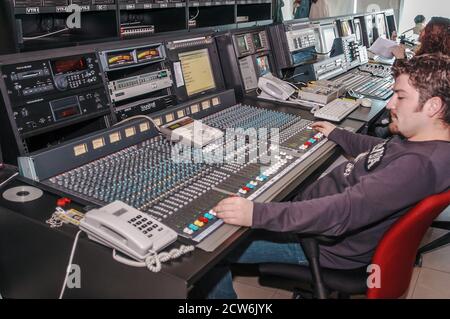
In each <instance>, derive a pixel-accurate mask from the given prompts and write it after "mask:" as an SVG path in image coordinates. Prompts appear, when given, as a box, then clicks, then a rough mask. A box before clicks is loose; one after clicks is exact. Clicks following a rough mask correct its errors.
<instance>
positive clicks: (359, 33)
mask: <svg viewBox="0 0 450 319" xmlns="http://www.w3.org/2000/svg"><path fill="white" fill-rule="evenodd" d="M353 25H354V26H355V37H356V41H357V42H358V44H359V45H362V44H363V41H364V40H363V39H364V37H363V29H362V26H361V21H360V20H359V19H355V20H353Z"/></svg>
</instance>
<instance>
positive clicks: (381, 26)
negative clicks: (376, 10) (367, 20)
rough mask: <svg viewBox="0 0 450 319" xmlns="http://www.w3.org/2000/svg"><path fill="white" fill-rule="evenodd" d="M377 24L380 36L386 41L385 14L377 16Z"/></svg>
mask: <svg viewBox="0 0 450 319" xmlns="http://www.w3.org/2000/svg"><path fill="white" fill-rule="evenodd" d="M376 24H377V29H378V36H379V37H380V38H385V39H386V24H385V22H384V14H382V13H381V14H377V16H376Z"/></svg>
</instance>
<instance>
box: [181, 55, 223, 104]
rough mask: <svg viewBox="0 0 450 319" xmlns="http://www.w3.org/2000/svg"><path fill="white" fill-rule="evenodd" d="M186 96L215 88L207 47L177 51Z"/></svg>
mask: <svg viewBox="0 0 450 319" xmlns="http://www.w3.org/2000/svg"><path fill="white" fill-rule="evenodd" d="M178 57H179V59H180V62H181V70H182V72H183V77H184V81H185V85H186V92H187V95H188V96H191V95H194V94H197V93H201V92H204V91H207V90H210V89H214V88H216V84H215V82H214V76H213V71H212V67H211V61H210V58H209V53H208V49H200V50H195V51H189V52H183V53H179V54H178Z"/></svg>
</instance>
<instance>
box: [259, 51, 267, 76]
mask: <svg viewBox="0 0 450 319" xmlns="http://www.w3.org/2000/svg"><path fill="white" fill-rule="evenodd" d="M256 64H257V65H258V70H259V76H263V75H264V74H266V73H269V72H270V65H269V59H268V58H267V55H263V56H259V57H257V58H256Z"/></svg>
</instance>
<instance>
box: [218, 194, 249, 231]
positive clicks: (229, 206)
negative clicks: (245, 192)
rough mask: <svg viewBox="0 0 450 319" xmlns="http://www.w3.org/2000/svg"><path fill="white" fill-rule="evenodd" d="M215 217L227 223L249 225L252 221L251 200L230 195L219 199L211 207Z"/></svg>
mask: <svg viewBox="0 0 450 319" xmlns="http://www.w3.org/2000/svg"><path fill="white" fill-rule="evenodd" d="M213 210H214V211H215V212H216V214H217V217H218V218H221V219H223V221H224V222H225V223H227V224H231V225H238V226H247V227H250V226H251V225H252V221H253V202H252V201H250V200H248V199H245V198H241V197H230V198H225V199H223V200H221V201H220V202H219V203H218V204H217V205H216V207H214V208H213Z"/></svg>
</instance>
